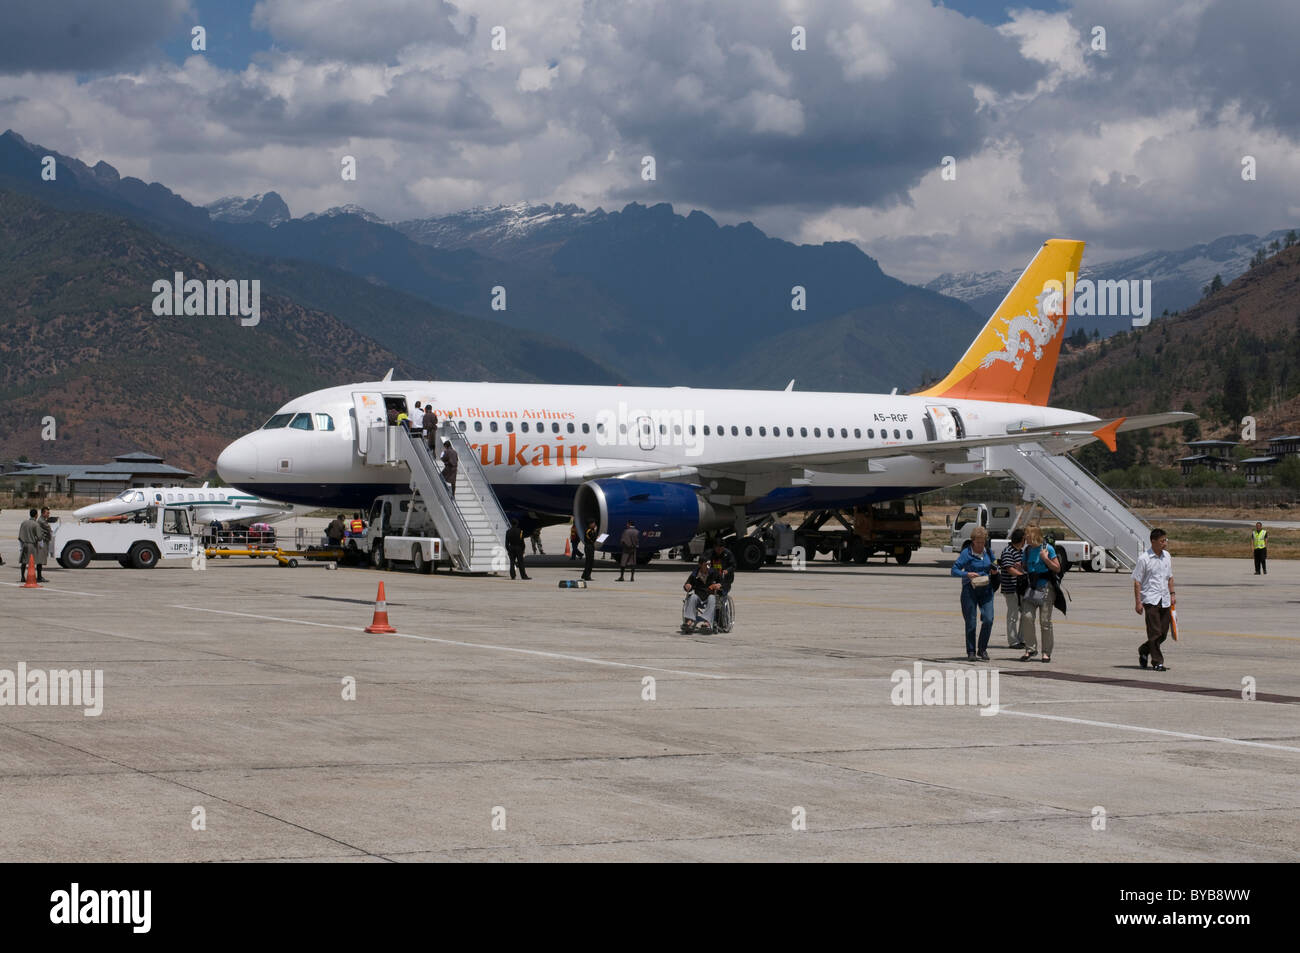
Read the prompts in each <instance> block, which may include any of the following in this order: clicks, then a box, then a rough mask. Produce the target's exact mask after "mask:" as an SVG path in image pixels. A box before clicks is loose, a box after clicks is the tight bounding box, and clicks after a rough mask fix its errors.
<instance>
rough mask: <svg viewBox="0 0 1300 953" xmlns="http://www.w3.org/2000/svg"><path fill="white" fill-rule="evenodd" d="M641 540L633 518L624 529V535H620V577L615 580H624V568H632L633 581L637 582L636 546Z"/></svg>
mask: <svg viewBox="0 0 1300 953" xmlns="http://www.w3.org/2000/svg"><path fill="white" fill-rule="evenodd" d="M640 542H641V534H640V533H638V532H637V530H636V524H635V523H633V522H632V521H631V520H628V521H627V528H626V529H624V530H623V535H622V536H621V537H619V540H618V544H619V557H618V578H617V579H615V580H614V581H615V582H622V581H623V572H624V570H627V569H631V570H632V580H631V581H632V582H636V547H637V544H638V543H640Z"/></svg>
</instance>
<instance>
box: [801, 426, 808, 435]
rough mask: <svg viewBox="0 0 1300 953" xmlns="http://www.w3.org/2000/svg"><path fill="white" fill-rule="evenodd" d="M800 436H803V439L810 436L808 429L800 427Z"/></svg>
mask: <svg viewBox="0 0 1300 953" xmlns="http://www.w3.org/2000/svg"><path fill="white" fill-rule="evenodd" d="M799 436H801V437H806V436H808V428H807V427H800V428H799Z"/></svg>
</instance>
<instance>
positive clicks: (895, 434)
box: [894, 430, 903, 440]
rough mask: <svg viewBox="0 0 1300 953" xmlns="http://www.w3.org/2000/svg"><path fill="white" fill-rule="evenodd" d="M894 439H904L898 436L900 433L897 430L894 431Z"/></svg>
mask: <svg viewBox="0 0 1300 953" xmlns="http://www.w3.org/2000/svg"><path fill="white" fill-rule="evenodd" d="M894 439H895V440H902V439H903V438H902V437H900V436H899V435H898V431H897V430H895V431H894Z"/></svg>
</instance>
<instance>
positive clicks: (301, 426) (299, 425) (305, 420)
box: [289, 414, 311, 430]
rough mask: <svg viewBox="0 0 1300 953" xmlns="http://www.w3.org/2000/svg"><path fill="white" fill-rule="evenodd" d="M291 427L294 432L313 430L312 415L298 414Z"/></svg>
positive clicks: (290, 424) (290, 423)
mask: <svg viewBox="0 0 1300 953" xmlns="http://www.w3.org/2000/svg"><path fill="white" fill-rule="evenodd" d="M289 426H290V427H291V428H293V429H294V430H311V414H297V415H296V416H295V417H294V418H293V420H291V421H290V422H289Z"/></svg>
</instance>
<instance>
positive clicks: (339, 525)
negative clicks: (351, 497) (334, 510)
mask: <svg viewBox="0 0 1300 953" xmlns="http://www.w3.org/2000/svg"><path fill="white" fill-rule="evenodd" d="M343 533H344V529H343V514H342V513H340V514H339V515H338V516H336V517H334V520H333V522H331V523H330V524H329V526H326V527H325V538H326V539H328V540H329V541H330V544H331V545H333V546H341V545H343Z"/></svg>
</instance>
